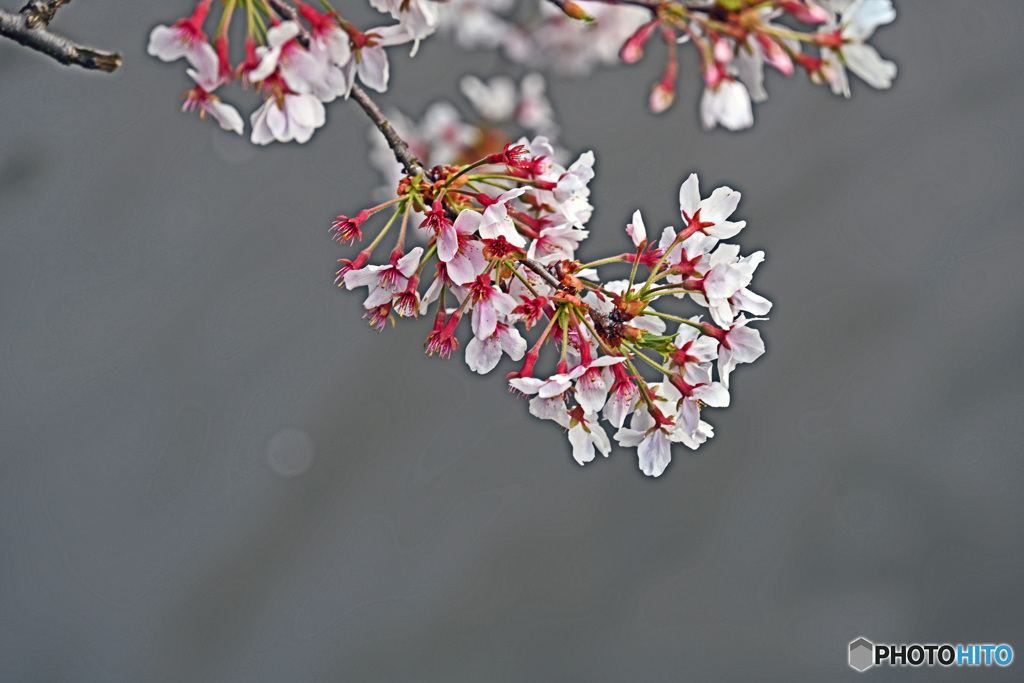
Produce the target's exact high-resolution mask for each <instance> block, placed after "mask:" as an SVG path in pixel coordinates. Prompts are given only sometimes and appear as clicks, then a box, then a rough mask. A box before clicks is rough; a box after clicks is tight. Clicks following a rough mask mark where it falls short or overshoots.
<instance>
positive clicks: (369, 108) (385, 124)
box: [352, 84, 427, 175]
mask: <svg viewBox="0 0 1024 683" xmlns="http://www.w3.org/2000/svg"><path fill="white" fill-rule="evenodd" d="M352 99H354V100H355V101H356V102H358V103H359V106H360V107H362V108H363V111H365V112H366V115H367V116H369V117H370V118H371V119H372V120H373V123H374V125H375V126H377V130H379V131H380V132H381V134H383V135H384V139H386V140H387V141H388V146H389V147H390V148H391V151H392V152H394V153H395V159H397V160H398V163H400V164H402V166H403V167H405V171H406V172H407V173H408V174H409V175H419V174H421V173H422V174H424V175H426V173H427V171H426V169H424V168H423V164H422V163H420V160H419V159H417V158H416V157H415V156H414V155H413V153H412V152H410V151H409V145H407V144H406V142H405V140H403V139H402V138H401V137H400V136H399V135H398V133H396V132H395V129H394V127H393V126H392V125H391V122H390V121H388V120H387V119H386V118H385V117H384V114H383V113H382V112H381V110H380V107H378V106H377V104H376V103H375V102H374V101H373V100H371V99H370V96H369V95H367V94H366V91H365V90H363V89H362V88H360V87H359V86H358V85H355V84H353V85H352Z"/></svg>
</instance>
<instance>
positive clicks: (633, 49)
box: [441, 0, 896, 130]
mask: <svg viewBox="0 0 1024 683" xmlns="http://www.w3.org/2000/svg"><path fill="white" fill-rule="evenodd" d="M524 4H527V5H532V6H533V11H524V9H523V7H522V6H520V5H518V4H517V3H514V2H510V1H509V0H452V1H451V2H449V3H447V4H446V5H444V9H443V10H442V15H441V24H442V26H447V27H450V29H451V30H452V32H453V33H454V35H455V37H456V39H457V42H459V43H460V44H462V45H464V46H466V47H500V48H502V49H503V51H504V53H505V54H506V56H508V58H509V59H511V60H512V61H516V62H521V63H524V64H527V65H530V66H538V65H543V64H549V65H554V66H555V67H556V68H559V69H560V70H562V71H568V72H578V73H587V72H589V71H590V69H591V68H592V67H593V66H595V65H599V64H612V63H614V62H615V61H621V62H623V63H626V64H632V63H635V62H637V61H639V60H640V59H641V58H642V57H643V54H644V51H645V49H646V47H647V44H648V42H649V41H650V40H651V39H652V38H654V37H655V36H658V37H660V38H661V39H662V41H663V42H664V43H665V46H666V52H667V59H666V63H665V71H664V75H663V76H662V77H661V79H660V80H659V81H658V82H657V83H655V84H654V86H653V87H652V88H651V93H650V98H649V106H650V109H651V111H652V112H654V113H661V112H663V111H665V110H666V109H668V108H669V107H670V106H671V105H672V103H673V102H674V100H675V94H676V82H677V80H678V73H679V63H680V59H679V55H678V50H677V45H678V44H682V43H690V44H692V45H693V46H694V47H695V48H696V51H697V56H698V58H699V63H700V71H701V74H702V77H703V81H704V93H703V95H702V96H701V102H700V115H701V123H702V124H703V125H704V127H705V128H713V127H715V126H716V125H721V126H723V127H725V128H727V129H729V130H741V129H743V128H749V127H750V126H751V125H753V122H754V116H753V108H752V102H763V101H764V100H766V99H767V98H768V93H767V91H766V90H765V88H764V68H765V65H766V64H767V65H768V66H770V67H772V68H773V69H775V70H776V71H778V72H780V73H782V74H784V75H786V76H790V75H792V74H793V73H794V71H795V70H796V68H797V67H799V68H802V69H803V70H804V71H805V72H806V73H807V74H808V76H809V77H810V80H811V81H812V82H815V83H827V84H829V85H830V87H831V88H832V91H833V92H834V93H836V94H842V95H845V96H847V97H849V96H850V87H849V81H848V77H847V74H846V70H847V69H849V70H850V71H851V72H853V73H854V74H856V75H857V76H859V77H860V78H861V79H863V80H864V81H865V82H866V83H868V84H869V85H871V86H872V87H874V88H888V87H890V86H891V85H892V80H893V78H894V77H895V76H896V65H895V64H893V63H892V62H891V61H888V60H885V59H882V58H881V57H880V56H879V54H878V52H877V51H876V50H875V49H874V48H873V47H872V46H870V45H868V44H867V40H868V39H870V38H871V36H872V35H873V34H874V32H875V30H876V29H877V28H878V27H879V26H881V25H883V24H887V23H889V22H891V21H893V19H895V18H896V11H895V10H894V9H893V7H892V2H891V0H702V1H695V2H681V1H675V0H652V1H646V0H643V1H639V0H637V1H633V0H623V1H621V2H615V1H614V0H613V1H610V2H603V1H602V2H598V1H596V0H594V1H586V0H580V2H572V1H569V0H558V1H557V2H543V1H540V2H538V3H537V4H533V3H524ZM581 18H582V19H584V20H585V21H580V20H579V19H581ZM794 24H795V25H801V24H802V25H807V26H811V27H814V29H813V30H810V29H807V30H797V29H794V28H791V26H792V25H794ZM804 47H811V48H814V49H816V53H814V52H806V51H804Z"/></svg>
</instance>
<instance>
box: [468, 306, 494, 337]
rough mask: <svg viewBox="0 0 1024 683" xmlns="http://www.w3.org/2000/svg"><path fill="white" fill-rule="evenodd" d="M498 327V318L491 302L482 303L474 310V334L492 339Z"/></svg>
mask: <svg viewBox="0 0 1024 683" xmlns="http://www.w3.org/2000/svg"><path fill="white" fill-rule="evenodd" d="M497 327H498V316H497V314H496V313H495V310H494V306H492V305H491V302H490V301H481V302H480V303H478V304H477V305H476V306H475V307H474V308H473V334H475V335H476V336H478V337H490V336H491V335H492V334H494V330H495V329H497Z"/></svg>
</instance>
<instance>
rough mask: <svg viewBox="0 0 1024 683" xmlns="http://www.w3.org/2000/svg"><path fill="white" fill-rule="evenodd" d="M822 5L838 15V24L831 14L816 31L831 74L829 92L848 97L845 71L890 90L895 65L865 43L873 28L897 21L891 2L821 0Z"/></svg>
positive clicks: (868, 82) (872, 32) (875, 0)
mask: <svg viewBox="0 0 1024 683" xmlns="http://www.w3.org/2000/svg"><path fill="white" fill-rule="evenodd" d="M822 4H824V5H825V6H826V7H827V8H828V9H830V10H832V12H834V13H836V14H838V15H839V19H838V24H837V20H836V18H835V15H834V14H833V15H830V16H829V20H828V21H827V22H826V23H825V25H824V26H822V27H821V30H820V32H819V43H820V45H821V54H822V58H823V59H824V60H825V62H826V63H827V64H828V65H829V67H830V68H831V71H832V79H831V81H830V83H831V86H832V92H834V93H835V94H836V95H839V94H842V95H844V96H846V97H849V96H850V84H849V80H848V79H847V77H846V69H847V68H848V69H849V70H850V71H852V72H853V73H855V74H857V76H859V77H860V78H861V79H862V80H863V81H864V82H865V83H867V84H868V85H870V86H871V87H872V88H878V89H885V88H889V87H891V86H892V80H893V79H894V78H895V77H896V65H895V64H894V63H892V62H890V61H889V60H886V59H882V57H881V56H880V55H879V54H878V51H877V50H876V49H875V48H874V47H872V46H871V45H868V44H867V43H866V41H867V40H868V39H869V38H871V36H872V35H873V34H874V32H875V29H877V28H878V27H879V26H882V25H884V24H888V23H890V22H891V21H892V20H893V19H895V18H896V10H895V9H893V6H892V2H891V0H823V2H822ZM844 67H845V68H844Z"/></svg>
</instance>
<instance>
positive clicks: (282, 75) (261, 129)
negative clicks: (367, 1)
mask: <svg viewBox="0 0 1024 683" xmlns="http://www.w3.org/2000/svg"><path fill="white" fill-rule="evenodd" d="M212 1H213V0H200V2H199V3H198V4H197V5H196V7H195V9H194V11H193V12H192V14H191V15H190V16H188V17H185V18H183V19H180V20H178V21H176V22H175V23H174V24H173V25H171V26H157V27H156V28H155V29H153V31H152V33H150V37H149V46H148V52H149V54H150V55H152V56H154V57H158V58H159V59H162V60H163V61H167V62H169V61H176V60H178V59H181V58H185V59H186V60H187V61H188V63H189V64H190V66H191V68H189V69H188V70H187V73H188V75H189V76H190V77H191V78H192V80H193V81H195V84H196V85H195V87H194V88H192V89H191V90H189V91H188V92H187V93H185V105H184V107H183V109H198V110H199V113H200V116H201V117H205V115H206V114H210V115H211V116H212V117H213V118H214V119H215V120H216V121H217V122H218V123H219V124H220V126H221V127H222V128H224V129H225V130H232V131H234V132H236V133H238V134H242V133H243V131H244V128H245V124H244V121H243V120H242V117H241V115H240V114H239V113H238V110H237V109H235V108H234V107H233V106H231V105H229V104H226V103H224V102H223V101H221V99H220V97H218V96H217V95H215V94H213V93H214V91H215V90H217V89H218V88H219V87H220V86H222V85H224V84H225V83H227V82H230V81H232V80H235V79H239V80H241V82H242V83H243V85H246V86H252V87H254V88H256V89H258V90H259V91H260V93H261V95H262V97H263V104H262V105H261V106H260V107H259V108H258V109H256V111H254V112H253V113H252V114H251V115H250V117H249V121H250V124H251V127H252V133H251V136H250V139H251V140H252V142H253V143H255V144H260V145H265V144H268V143H270V142H273V141H275V140H277V141H280V142H289V141H291V140H294V141H296V142H300V143H301V142H306V141H308V140H309V139H310V138H311V137H312V135H313V132H314V131H315V130H316V129H317V128H319V127H321V126H322V125H324V123H325V122H326V120H327V116H326V110H325V109H324V104H325V103H328V102H332V101H333V100H335V99H336V98H338V97H346V98H347V97H348V96H349V94H350V93H351V92H352V89H353V87H354V86H355V84H356V81H357V80H358V81H359V82H361V83H362V84H363V85H365V86H366V87H368V88H372V89H373V90H376V91H377V92H385V91H386V90H387V87H388V78H389V63H388V56H387V51H386V50H385V48H386V47H391V46H395V45H405V44H409V43H412V45H413V48H412V50H413V52H415V51H416V48H417V47H418V45H419V41H420V40H421V39H423V38H425V37H427V36H428V35H430V34H431V33H433V32H434V30H435V29H436V28H437V24H438V17H437V9H436V6H435V5H434V4H433V3H432V2H429V0H399V1H393V0H371V4H372V5H373V6H374V7H376V8H377V9H379V10H381V11H386V12H389V13H390V14H392V15H393V16H394V17H396V18H397V19H398V20H399V23H396V24H387V25H384V26H380V27H376V28H370V29H367V30H365V31H360V30H359V29H358V28H356V27H355V26H354V25H353V24H351V23H349V22H348V21H346V20H345V19H344V18H343V17H342V16H341V15H340V14H339V13H338V12H336V11H334V10H330V11H328V12H320V11H318V10H316V9H315V8H313V7H311V6H309V5H306V4H304V3H302V2H295V3H293V4H292V3H285V2H281V1H280V0H223V9H222V12H221V16H220V21H219V22H218V28H217V34H216V40H215V42H214V43H213V44H211V43H210V40H209V38H208V37H207V35H206V33H205V32H204V30H203V26H204V24H205V22H206V19H207V16H208V15H209V13H210V9H211V8H210V6H211V4H212ZM236 11H237V12H238V13H240V14H244V15H245V22H246V40H245V52H244V59H243V60H242V61H241V62H238V63H234V64H233V63H232V61H231V55H230V46H229V40H228V32H229V30H230V27H231V21H232V19H233V18H234V17H235V13H236Z"/></svg>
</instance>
